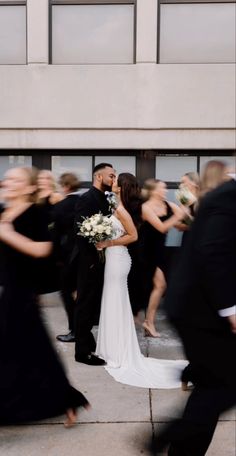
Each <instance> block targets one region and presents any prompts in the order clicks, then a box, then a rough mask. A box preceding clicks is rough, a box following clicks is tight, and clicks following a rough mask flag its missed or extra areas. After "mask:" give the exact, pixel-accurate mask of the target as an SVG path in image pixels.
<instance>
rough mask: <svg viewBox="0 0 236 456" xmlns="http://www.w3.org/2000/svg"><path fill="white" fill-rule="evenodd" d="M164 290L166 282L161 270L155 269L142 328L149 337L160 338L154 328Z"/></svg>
mask: <svg viewBox="0 0 236 456" xmlns="http://www.w3.org/2000/svg"><path fill="white" fill-rule="evenodd" d="M165 290H166V280H165V276H164V274H163V272H162V270H161V269H159V268H157V269H156V271H155V274H154V277H153V290H152V292H151V294H150V298H149V303H148V308H147V312H146V319H145V321H144V323H143V328H144V329H145V331H146V332H147V333H148V334H149V335H150V336H151V337H160V334H159V333H158V332H157V331H156V328H155V317H156V312H157V309H158V307H159V304H160V302H161V298H162V296H163V294H164V292H165Z"/></svg>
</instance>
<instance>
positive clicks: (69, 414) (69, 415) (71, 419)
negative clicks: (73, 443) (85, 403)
mask: <svg viewBox="0 0 236 456" xmlns="http://www.w3.org/2000/svg"><path fill="white" fill-rule="evenodd" d="M76 418H77V411H76V410H74V409H72V408H70V409H67V411H66V421H65V422H64V426H65V427H66V428H68V427H71V426H73V425H74V424H75V423H76Z"/></svg>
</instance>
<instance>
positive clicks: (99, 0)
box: [48, 0, 137, 65]
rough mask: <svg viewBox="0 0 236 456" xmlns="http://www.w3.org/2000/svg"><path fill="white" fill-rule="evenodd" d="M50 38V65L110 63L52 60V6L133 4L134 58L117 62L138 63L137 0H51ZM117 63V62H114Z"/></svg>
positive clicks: (49, 15)
mask: <svg viewBox="0 0 236 456" xmlns="http://www.w3.org/2000/svg"><path fill="white" fill-rule="evenodd" d="M48 5H49V14H48V17H49V40H48V47H49V49H48V56H49V61H48V63H49V65H110V64H109V63H89V64H87V63H73V64H70V63H53V61H52V16H53V14H52V8H53V6H55V5H133V6H134V17H133V21H134V22H133V26H134V27H133V59H132V62H130V63H117V65H134V64H136V43H137V0H49V2H48ZM112 65H116V63H112Z"/></svg>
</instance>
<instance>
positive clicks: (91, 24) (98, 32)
mask: <svg viewBox="0 0 236 456" xmlns="http://www.w3.org/2000/svg"><path fill="white" fill-rule="evenodd" d="M51 53H52V63H54V64H57V63H58V64H73V63H81V64H83V63H84V64H90V63H91V64H92V63H93V64H96V63H97V64H98V63H133V60H134V5H132V4H121V5H117V4H115V5H107V4H106V5H103V4H101V5H68V4H67V5H52V51H51Z"/></svg>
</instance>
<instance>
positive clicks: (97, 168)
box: [93, 163, 113, 175]
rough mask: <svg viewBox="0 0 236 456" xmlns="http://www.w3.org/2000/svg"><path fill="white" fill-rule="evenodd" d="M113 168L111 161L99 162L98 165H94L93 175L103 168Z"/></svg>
mask: <svg viewBox="0 0 236 456" xmlns="http://www.w3.org/2000/svg"><path fill="white" fill-rule="evenodd" d="M107 166H108V167H109V168H113V166H112V165H111V164H110V163H99V164H98V165H96V166H94V168H93V175H94V174H95V173H97V172H98V171H100V170H101V169H104V168H106V167H107Z"/></svg>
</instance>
